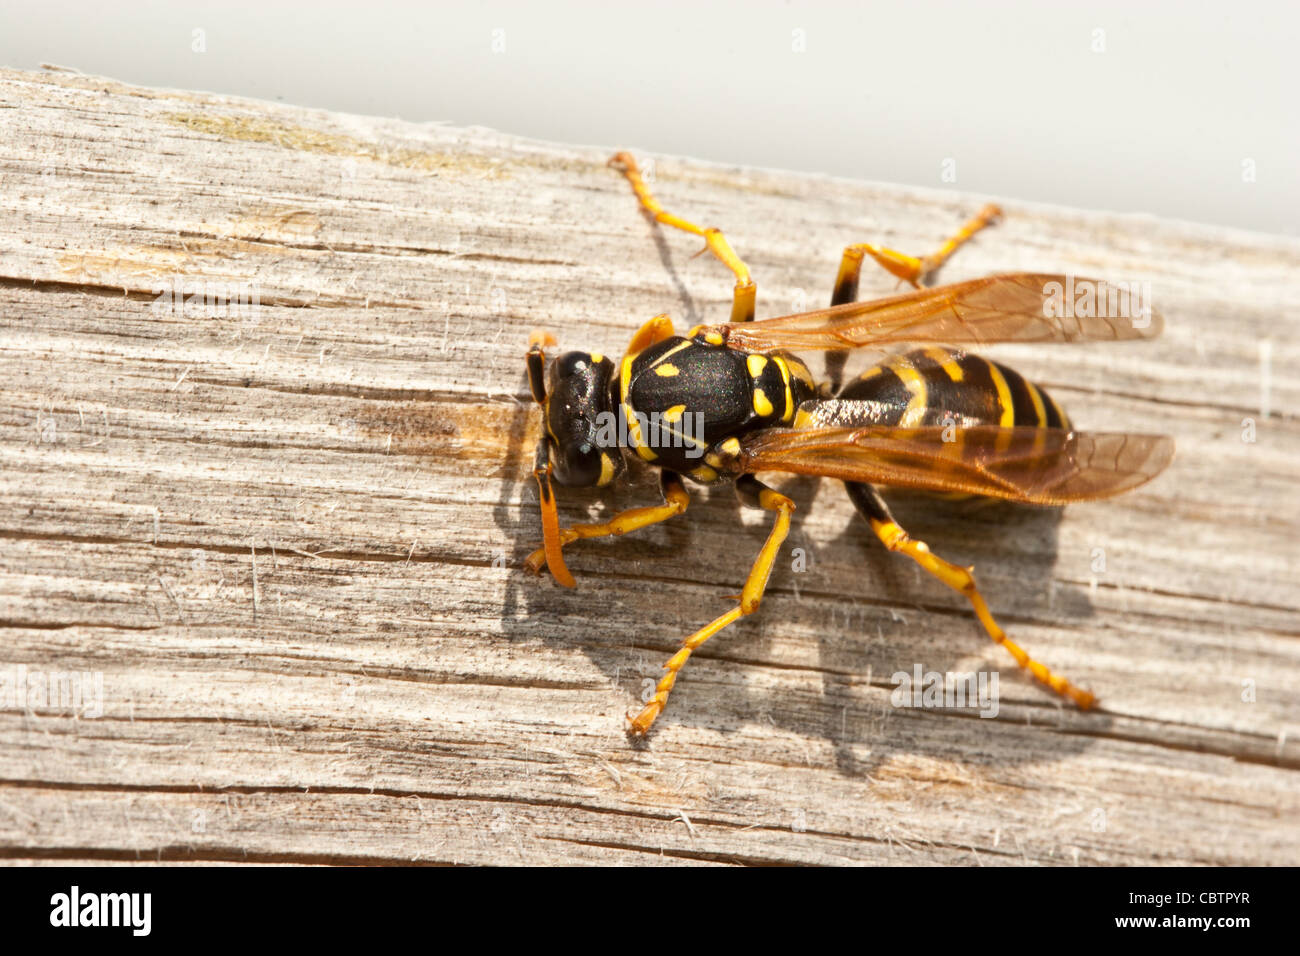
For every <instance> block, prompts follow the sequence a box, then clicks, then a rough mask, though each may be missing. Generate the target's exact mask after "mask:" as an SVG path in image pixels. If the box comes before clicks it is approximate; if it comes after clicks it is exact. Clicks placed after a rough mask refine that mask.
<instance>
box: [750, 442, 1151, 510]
mask: <svg viewBox="0 0 1300 956" xmlns="http://www.w3.org/2000/svg"><path fill="white" fill-rule="evenodd" d="M1173 455H1174V442H1173V439H1172V438H1170V437H1169V436H1167V435H1131V434H1124V433H1104V432H1076V431H1071V430H1068V429H1061V428H1036V427H1016V428H1002V427H1000V426H997V425H976V426H969V427H958V426H953V427H937V426H936V427H921V428H898V427H892V426H883V425H870V426H866V427H861V428H803V429H794V428H780V429H763V430H761V431H757V432H753V433H752V434H750V435H748V436H746V437H745V438H743V439H741V451H740V453H739V455H737V456H736V460H735V463H734V465H733V468H734V470H735V471H737V472H738V473H740V472H745V473H752V472H757V471H784V472H794V473H796V474H803V475H822V476H825V477H829V478H839V479H841V480H843V481H863V482H869V483H871V484H882V485H893V486H896V487H903V488H917V489H923V490H926V491H943V492H961V493H966V494H972V495H986V496H989V497H993V498H1005V499H1007V500H1010V501H1020V502H1025V503H1028V504H1039V505H1061V504H1067V503H1069V502H1072V501H1089V500H1092V499H1096V498H1106V497H1109V496H1111V495H1117V494H1120V493H1121V492H1125V491H1128V490H1130V489H1132V488H1136V487H1137V486H1138V485H1141V484H1144V483H1145V482H1147V481H1150V480H1151V479H1152V478H1154V477H1155V476H1156V475H1158V474H1159V473H1160V472H1161V471H1163V470H1164V469H1165V467H1166V466H1167V465H1168V464H1169V462H1170V461H1171V460H1172V459H1173Z"/></svg>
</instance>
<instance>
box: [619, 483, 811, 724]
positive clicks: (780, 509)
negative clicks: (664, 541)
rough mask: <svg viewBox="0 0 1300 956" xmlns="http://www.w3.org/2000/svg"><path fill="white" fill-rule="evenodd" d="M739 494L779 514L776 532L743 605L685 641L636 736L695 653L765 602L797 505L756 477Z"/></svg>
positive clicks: (752, 504) (755, 505) (646, 709)
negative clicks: (777, 558) (775, 564)
mask: <svg viewBox="0 0 1300 956" xmlns="http://www.w3.org/2000/svg"><path fill="white" fill-rule="evenodd" d="M736 493H737V494H738V495H739V496H740V500H741V501H742V502H744V503H745V504H746V505H748V506H750V507H751V508H765V509H766V510H768V511H775V512H776V521H774V522H773V524H772V530H771V531H770V532H768V535H767V541H766V542H765V543H764V544H763V548H762V550H761V551H759V552H758V557H757V558H755V559H754V566H753V567H752V568H750V571H749V577H748V578H746V579H745V587H744V589H743V590H742V591H741V593H740V604H739V605H737V606H736V607H734V608H732V609H731V610H730V611H728V612H727V613H726V614H723V615H722V616H721V617H719V618H717V619H716V620H714V621H713V622H711V623H710V624H707V625H705V626H704V627H702V628H700V629H699V630H698V631H696V632H695V633H694V634H692V635H691V636H690V637H688V638H686V640H685V641H683V642H682V647H681V650H679V651H678V652H677V653H676V654H674V655H673V656H672V658H671V659H670V660H669V661H668V663H667V664H665V665H664V669H665V670H667V671H668V673H666V674H664V676H663V677H662V678H661V679H660V681H659V684H658V685H657V686H656V687H655V694H654V696H653V697H652V698H650V702H649V703H648V704H646V705H645V707H644V708H643V709H642V711H641V713H639V714H637V716H636V717H635V718H633V719H632V733H634V734H638V735H639V734H644V733H645V732H646V731H648V730H649V729H650V725H651V724H653V723H654V722H655V718H656V717H658V716H659V715H660V714H661V713H663V709H664V706H665V705H666V704H667V703H668V694H669V693H670V692H671V691H672V689H673V685H674V684H675V683H677V674H678V672H679V671H681V669H682V668H683V667H685V666H686V661H687V660H688V659H689V658H690V656H691V652H692V651H694V650H695V649H696V648H697V647H699V646H700V645H701V644H703V643H704V642H705V641H707V640H708V639H709V638H711V637H712V636H713V635H714V634H717V633H718V632H719V631H720V630H722V629H723V628H724V627H726V626H727V625H728V624H734V623H735V622H736V621H738V620H740V619H741V618H742V617H744V616H746V615H747V614H753V613H754V612H755V611H757V610H758V605H759V603H760V602H761V601H762V600H763V592H764V591H765V590H767V579H768V578H769V577H770V576H771V574H772V565H773V564H774V563H775V562H776V555H777V552H778V551H779V550H780V548H781V543H782V542H783V541H785V537H786V535H787V534H789V533H790V515H791V514H792V513H793V512H794V502H793V501H791V500H790V499H789V498H787V497H786V496H785V495H783V494H780V493H778V492H775V491H773V490H772V489H771V488H769V487H767V486H766V485H765V484H763V483H762V482H761V481H759V480H758V479H757V478H755V477H754V476H753V475H741V476H740V477H739V478H737V479H736Z"/></svg>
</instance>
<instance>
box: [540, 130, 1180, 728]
mask: <svg viewBox="0 0 1300 956" xmlns="http://www.w3.org/2000/svg"><path fill="white" fill-rule="evenodd" d="M609 165H610V166H612V167H614V168H615V169H617V170H619V171H621V172H622V174H623V175H624V177H626V179H627V181H628V183H629V184H630V185H631V187H632V191H633V193H634V194H635V196H636V198H637V199H638V201H639V203H640V206H641V208H642V209H643V210H644V212H645V213H646V214H648V215H649V216H650V217H651V218H653V219H654V220H655V221H657V222H658V223H661V224H663V225H665V226H669V227H672V228H675V229H679V230H682V231H684V232H687V233H690V234H693V235H696V236H699V237H701V238H703V239H704V241H705V248H704V249H703V250H701V251H702V252H703V251H708V252H711V253H712V254H713V255H714V256H716V257H717V258H718V259H719V260H720V261H721V262H722V263H723V264H724V265H726V266H727V267H728V268H729V269H730V270H731V272H732V273H733V274H734V275H735V279H736V282H735V291H734V294H733V298H732V310H731V318H730V321H729V322H727V323H726V324H723V325H697V326H696V327H694V328H692V329H690V330H689V331H688V332H687V333H686V334H685V335H684V336H682V335H677V334H676V333H675V332H674V330H673V325H672V321H671V320H670V319H669V318H668V316H667V315H658V316H656V317H654V318H652V319H650V320H649V321H648V322H646V323H645V324H644V325H643V326H642V327H641V328H640V330H639V331H638V332H637V333H636V334H635V335H634V336H633V337H632V341H631V343H630V344H629V345H628V348H627V351H626V352H625V353H624V355H623V356H622V357H621V358H619V359H618V360H617V361H614V360H613V359H611V358H608V357H606V356H603V355H600V354H598V353H594V352H582V351H572V352H565V353H564V354H561V355H559V356H558V357H556V358H553V359H552V360H550V361H549V363H548V361H547V359H546V349H547V348H550V347H551V346H554V345H555V340H554V338H553V337H552V336H551V335H550V334H549V333H547V332H545V331H541V330H539V331H535V332H533V334H532V335H531V337H530V340H529V347H528V352H527V357H526V363H527V374H528V382H529V388H530V390H531V392H532V397H533V399H534V400H535V401H536V402H537V403H538V404H539V405H540V406H541V409H542V417H543V424H544V431H543V434H542V437H541V439H540V441H539V442H538V444H537V454H536V459H535V464H534V470H533V473H534V476H535V478H536V480H537V485H538V491H539V499H540V502H541V515H542V539H543V545H542V547H541V548H539V549H538V550H536V551H535V552H533V553H532V554H531V555H529V557H528V558H527V559H526V562H525V563H526V565H527V566H528V568H529V569H531V570H532V571H534V572H535V573H540V571H541V570H542V568H543V567H545V568H547V569H549V571H550V573H551V576H552V577H554V579H555V580H556V581H558V582H559V583H560V584H562V585H564V586H566V587H574V586H575V581H574V579H573V575H572V574H571V573H570V572H569V569H568V568H567V567H566V565H565V563H564V555H563V549H564V548H565V547H566V546H568V545H570V544H572V543H573V542H575V541H579V540H582V539H587V538H600V537H606V536H610V535H622V534H626V533H628V532H631V531H636V530H639V529H641V528H646V527H649V526H650V525H653V524H657V523H659V522H661V521H667V520H668V519H669V518H673V517H676V516H677V515H680V514H682V513H683V512H685V511H686V508H687V505H688V503H689V495H688V493H687V489H686V484H685V480H687V479H689V480H690V481H692V482H694V483H697V484H700V485H716V484H720V483H724V482H730V483H732V484H733V485H734V487H735V490H736V493H737V495H738V496H739V498H740V500H741V502H742V503H743V504H745V505H746V506H750V507H755V508H762V509H765V510H767V511H770V512H772V513H773V521H772V526H771V531H770V532H769V533H768V536H767V540H766V542H765V543H764V544H763V546H762V548H761V549H760V550H759V552H758V556H757V558H755V560H754V562H753V564H752V566H751V568H750V571H749V574H748V577H747V578H746V580H745V584H744V587H743V589H742V591H741V593H740V595H739V600H738V602H737V604H736V606H735V607H733V608H732V609H731V610H729V611H727V612H726V613H725V614H722V615H721V616H719V617H717V618H716V619H714V620H713V621H711V622H710V623H708V624H706V625H705V626H704V627H702V628H700V629H699V630H698V631H696V632H695V633H694V634H692V635H690V636H689V637H687V638H686V639H685V640H684V641H683V642H682V645H681V649H680V650H678V651H677V653H676V654H674V655H673V656H672V658H671V659H669V661H668V662H667V663H666V664H665V665H664V667H665V673H664V675H663V677H662V679H661V680H660V681H659V682H658V685H657V686H656V688H655V692H654V695H653V697H652V698H651V699H650V700H649V702H648V703H646V705H645V706H644V708H643V709H642V710H641V711H640V712H639V713H638V714H636V716H632V715H631V714H629V719H630V721H631V726H630V731H631V733H633V734H634V735H644V734H645V733H646V732H647V731H648V730H649V729H650V726H651V725H652V724H653V723H654V721H655V719H656V718H657V717H658V716H659V715H660V713H662V712H663V710H664V707H665V706H666V704H667V702H668V696H669V694H670V693H671V691H672V689H673V687H674V685H675V684H676V682H677V678H678V675H679V674H680V673H681V671H682V668H683V667H684V666H685V664H686V662H687V660H688V659H689V658H690V656H691V654H692V653H693V652H694V651H695V650H697V649H698V648H699V647H700V646H701V645H702V644H704V642H705V641H707V640H709V638H711V637H713V636H714V635H715V634H717V633H718V632H719V631H721V630H723V629H724V628H726V627H727V626H729V625H731V624H733V623H735V622H736V621H738V620H739V619H740V618H742V617H745V616H746V615H749V614H752V613H754V612H755V611H756V610H758V607H759V604H760V602H761V601H762V599H763V593H764V591H765V589H766V587H767V582H768V578H769V577H770V575H771V572H772V567H773V564H774V562H775V561H776V558H777V555H778V553H779V550H780V548H781V545H782V543H783V542H784V541H785V539H786V536H787V534H788V532H789V529H790V521H791V515H792V514H793V513H794V511H795V503H794V501H793V500H792V499H790V498H789V497H787V496H786V495H784V494H782V493H781V492H779V491H777V490H774V489H773V488H770V487H768V486H767V485H765V484H763V483H762V482H761V481H759V480H758V478H757V477H756V475H757V474H758V473H761V472H785V473H793V474H800V475H814V476H821V477H826V478H832V479H838V480H839V481H842V482H843V483H844V487H845V489H846V490H847V492H848V495H849V498H850V499H851V500H852V501H853V504H854V507H855V508H856V509H857V511H858V513H859V514H860V515H861V516H862V517H863V519H865V520H866V523H867V525H868V526H869V527H870V529H871V531H872V532H874V534H875V535H876V537H877V538H878V539H879V540H880V542H881V543H882V544H883V545H884V546H885V547H886V548H887V549H889V551H891V552H894V553H896V554H900V555H905V556H906V557H908V558H910V559H912V560H913V561H915V562H916V563H917V565H919V566H920V567H921V568H923V569H924V570H925V571H927V572H928V573H929V574H931V575H933V576H934V577H935V578H937V579H938V580H940V581H941V582H943V583H944V584H945V585H947V586H948V587H950V588H952V589H953V590H955V591H957V592H958V593H960V594H962V595H963V596H965V598H966V599H967V600H968V601H969V602H970V604H971V607H972V608H973V610H974V612H975V616H976V617H977V618H978V620H979V623H980V624H981V625H982V626H983V628H984V630H985V631H986V632H987V633H988V635H989V637H991V638H992V639H993V641H994V642H996V643H997V644H1000V645H1001V646H1003V647H1004V648H1006V649H1007V650H1008V651H1009V652H1010V653H1011V656H1012V657H1013V658H1015V660H1016V663H1017V664H1019V665H1020V666H1021V667H1022V668H1025V669H1027V670H1028V671H1029V672H1030V673H1031V674H1032V675H1033V676H1034V678H1036V679H1037V680H1038V681H1040V682H1041V683H1042V684H1044V685H1045V686H1047V687H1049V688H1051V689H1052V690H1053V691H1055V692H1056V693H1058V694H1060V695H1062V696H1064V697H1067V698H1069V699H1070V700H1072V701H1073V702H1074V703H1075V704H1076V705H1077V706H1078V707H1080V708H1081V709H1084V710H1087V709H1089V708H1091V707H1092V706H1094V704H1095V703H1096V698H1095V697H1094V696H1093V694H1092V693H1090V692H1089V691H1087V690H1084V689H1082V688H1080V687H1077V686H1076V685H1074V684H1072V683H1071V682H1070V681H1068V680H1067V679H1065V678H1064V677H1063V676H1061V675H1060V674H1057V673H1054V672H1053V671H1051V670H1049V669H1048V668H1047V667H1045V666H1044V665H1043V664H1041V663H1039V662H1038V661H1036V660H1034V659H1033V658H1031V657H1030V656H1029V655H1028V654H1027V653H1026V652H1025V651H1024V650H1023V649H1022V648H1021V647H1020V646H1019V645H1018V644H1016V643H1015V642H1013V641H1012V640H1011V639H1010V638H1009V637H1008V636H1007V634H1006V632H1004V631H1003V630H1002V628H1001V627H1000V626H999V625H998V623H997V622H996V621H995V620H994V618H993V615H992V614H991V613H990V611H989V608H988V604H987V603H986V602H985V600H984V597H983V596H982V595H981V593H980V591H979V589H978V588H977V587H976V584H975V578H974V574H973V571H974V569H973V568H971V567H963V566H960V565H957V564H954V563H952V562H950V561H946V560H944V559H943V558H941V557H939V556H938V555H937V554H935V553H934V552H933V551H931V550H930V548H929V546H928V545H927V544H926V543H925V542H924V541H919V540H916V539H915V538H913V537H911V536H910V535H909V534H908V533H907V531H906V530H904V529H903V528H902V527H900V526H899V524H898V522H897V521H895V520H894V517H893V516H892V514H891V513H890V510H889V508H888V506H887V505H886V503H885V501H884V499H883V498H882V497H881V494H880V490H879V489H880V488H881V487H895V488H907V489H917V490H921V491H926V492H934V493H938V494H940V495H943V496H947V497H961V496H978V497H985V498H999V499H1004V500H1008V501H1013V502H1020V503H1024V504H1029V505H1049V506H1051V505H1064V504H1069V503H1073V502H1079V501H1091V500H1095V499H1099V498H1105V497H1109V496H1111V495H1116V494H1119V493H1121V492H1125V491H1129V490H1131V489H1133V488H1136V487H1137V486H1139V485H1141V484H1143V483H1145V482H1147V481H1149V480H1150V479H1152V478H1154V477H1155V476H1156V475H1157V474H1159V473H1160V472H1161V471H1162V470H1163V469H1164V468H1165V467H1166V466H1167V465H1168V464H1169V462H1170V461H1171V460H1172V458H1173V451H1174V445H1173V441H1172V439H1170V438H1169V437H1168V436H1164V435H1141V434H1122V433H1099V432H1084V431H1079V430H1076V429H1075V428H1074V426H1073V425H1072V424H1071V422H1070V418H1069V416H1067V415H1066V413H1065V411H1064V409H1062V408H1061V406H1060V405H1059V404H1058V403H1057V402H1056V400H1055V399H1053V398H1052V396H1051V395H1049V394H1048V392H1047V391H1046V390H1045V389H1043V388H1042V387H1040V386H1038V385H1035V384H1034V383H1033V382H1031V381H1029V380H1028V379H1026V378H1025V377H1024V376H1022V375H1020V374H1018V373H1017V372H1015V371H1014V370H1013V369H1010V368H1008V367H1007V366H1005V365H1002V364H1000V363H998V362H993V361H990V360H988V359H985V358H981V357H980V356H978V355H975V354H973V353H972V352H971V351H969V350H968V349H967V347H968V346H984V345H989V344H993V343H999V342H1017V343H1024V342H1092V341H1120V340H1128V339H1149V338H1153V337H1155V336H1156V335H1158V334H1159V333H1160V331H1161V328H1162V326H1163V320H1162V319H1161V317H1160V315H1159V314H1158V313H1156V312H1155V311H1154V310H1153V309H1152V308H1151V307H1150V304H1149V302H1148V303H1145V304H1144V303H1141V302H1140V301H1138V300H1139V299H1140V298H1141V297H1140V296H1139V295H1137V294H1136V293H1135V290H1133V289H1130V288H1123V287H1121V288H1118V289H1116V288H1115V287H1113V286H1107V285H1106V284H1105V283H1100V282H1096V281H1094V280H1087V279H1079V278H1076V277H1072V276H1066V275H1051V274H1037V273H1009V274H1002V275H994V276H990V277H987V278H980V279H974V280H971V281H966V282H959V283H955V284H951V285H944V286H934V287H930V286H927V285H926V284H925V282H926V279H927V278H928V277H929V276H930V274H931V273H933V272H934V271H935V270H936V269H938V268H939V266H941V265H942V264H943V263H944V262H945V261H946V260H947V259H948V257H949V256H951V255H952V254H953V252H955V251H956V250H957V248H958V247H960V246H961V245H962V244H963V243H965V242H966V241H968V240H969V239H970V238H971V237H972V236H973V235H975V234H976V233H977V232H978V231H980V230H981V229H983V228H984V227H985V226H988V225H989V224H990V223H992V222H994V221H995V220H996V219H997V218H998V216H999V215H1000V211H999V210H998V208H997V207H996V206H991V205H990V206H986V207H985V208H983V209H982V210H980V211H979V213H977V214H976V215H975V216H974V217H973V218H972V219H971V220H970V221H968V222H967V223H966V224H965V225H964V226H963V227H962V228H961V229H960V230H959V231H958V232H957V233H956V234H955V235H953V236H952V237H951V238H950V239H948V241H947V242H946V243H944V245H943V246H941V247H940V248H939V250H938V251H937V252H935V253H933V254H932V255H929V256H925V257H916V256H910V255H906V254H903V253H900V252H896V251H894V250H892V249H888V248H881V247H877V246H875V245H872V244H870V243H859V244H854V245H850V246H847V247H846V248H845V249H844V252H843V256H842V258H841V261H840V269H839V273H838V275H837V277H836V280H835V284H834V290H833V293H832V297H831V304H830V307H829V308H825V309H818V310H814V311H811V312H803V313H799V314H796V315H786V316H781V317H777V318H769V319H761V320H756V319H755V317H754V313H755V302H756V293H757V286H756V284H755V282H754V279H753V277H752V276H751V275H750V271H749V268H748V266H746V265H745V263H744V261H743V260H741V258H740V257H739V256H737V255H736V253H735V251H734V250H733V249H732V247H731V245H730V243H729V242H728V241H727V239H726V237H725V236H724V235H723V233H722V232H721V231H720V230H718V229H716V228H701V227H700V226H697V225H696V224H695V223H693V222H690V221H688V220H686V219H683V218H681V217H679V216H676V215H673V214H672V213H669V212H667V211H666V210H665V209H664V208H663V207H662V206H661V205H660V204H659V202H658V201H657V200H656V199H655V197H654V195H653V194H652V192H651V190H650V188H649V187H648V186H647V184H646V182H645V180H644V178H643V177H642V175H641V173H640V170H639V169H638V167H637V164H636V161H635V159H634V158H633V157H632V156H631V155H630V154H629V153H626V152H621V153H618V154H616V155H615V156H614V157H613V158H612V159H611V160H610V161H609ZM867 258H870V259H872V260H873V261H874V262H875V263H877V264H879V265H880V266H881V267H883V268H884V269H885V270H887V271H888V272H890V273H891V274H892V275H894V276H897V277H898V278H899V279H900V280H903V281H905V282H907V283H910V285H911V286H912V287H913V288H912V290H911V291H907V292H905V293H903V294H898V295H894V296H891V297H888V298H883V299H876V300H873V301H866V302H859V301H857V290H858V282H859V277H860V275H861V269H862V265H863V263H864V261H865V260H866V259H867ZM1064 289H1091V294H1090V295H1089V296H1087V297H1082V296H1081V297H1079V298H1078V299H1077V302H1076V298H1072V297H1070V296H1068V295H1065V296H1063V295H1062V294H1061V290H1064ZM1079 303H1082V304H1083V305H1084V306H1086V307H1078V308H1076V304H1079ZM854 349H877V350H880V351H881V352H882V353H885V356H884V357H882V358H881V360H880V361H879V362H878V363H876V364H874V365H872V366H871V367H870V368H868V369H867V370H866V371H865V372H862V373H861V374H860V375H858V376H856V377H855V378H853V380H852V381H849V382H847V383H846V384H845V383H842V382H841V379H842V377H843V369H844V366H845V359H846V357H847V356H848V354H849V353H850V352H851V351H852V350H854ZM801 351H820V352H823V353H825V354H826V363H825V365H826V369H827V379H828V380H827V381H823V382H820V383H819V382H817V381H816V380H815V379H814V377H813V375H812V374H811V372H810V371H809V369H808V366H807V365H806V364H804V362H803V361H801V360H800V359H799V358H797V357H796V355H795V353H797V352H801ZM891 353H892V354H891ZM613 422H616V423H617V425H618V427H615V428H608V427H606V426H607V425H610V424H611V423H613ZM687 424H690V425H691V427H687ZM652 426H653V427H652ZM628 458H635V459H639V460H640V461H642V462H644V463H645V464H646V465H648V466H650V467H652V468H656V469H658V470H659V476H660V486H661V490H662V494H663V503H662V504H659V505H654V506H649V507H639V508H632V509H630V510H627V511H623V512H621V513H619V514H616V515H615V516H614V517H612V518H610V519H609V520H608V521H605V522H602V523H599V524H576V525H573V526H572V527H568V528H561V527H560V525H559V519H558V516H557V510H556V502H555V493H554V489H553V484H559V485H562V486H571V487H572V486H579V487H591V486H602V487H603V486H608V485H610V484H612V483H614V482H615V481H617V480H618V479H619V478H620V477H622V476H623V475H624V474H625V473H626V465H627V462H626V460H625V459H628Z"/></svg>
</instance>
